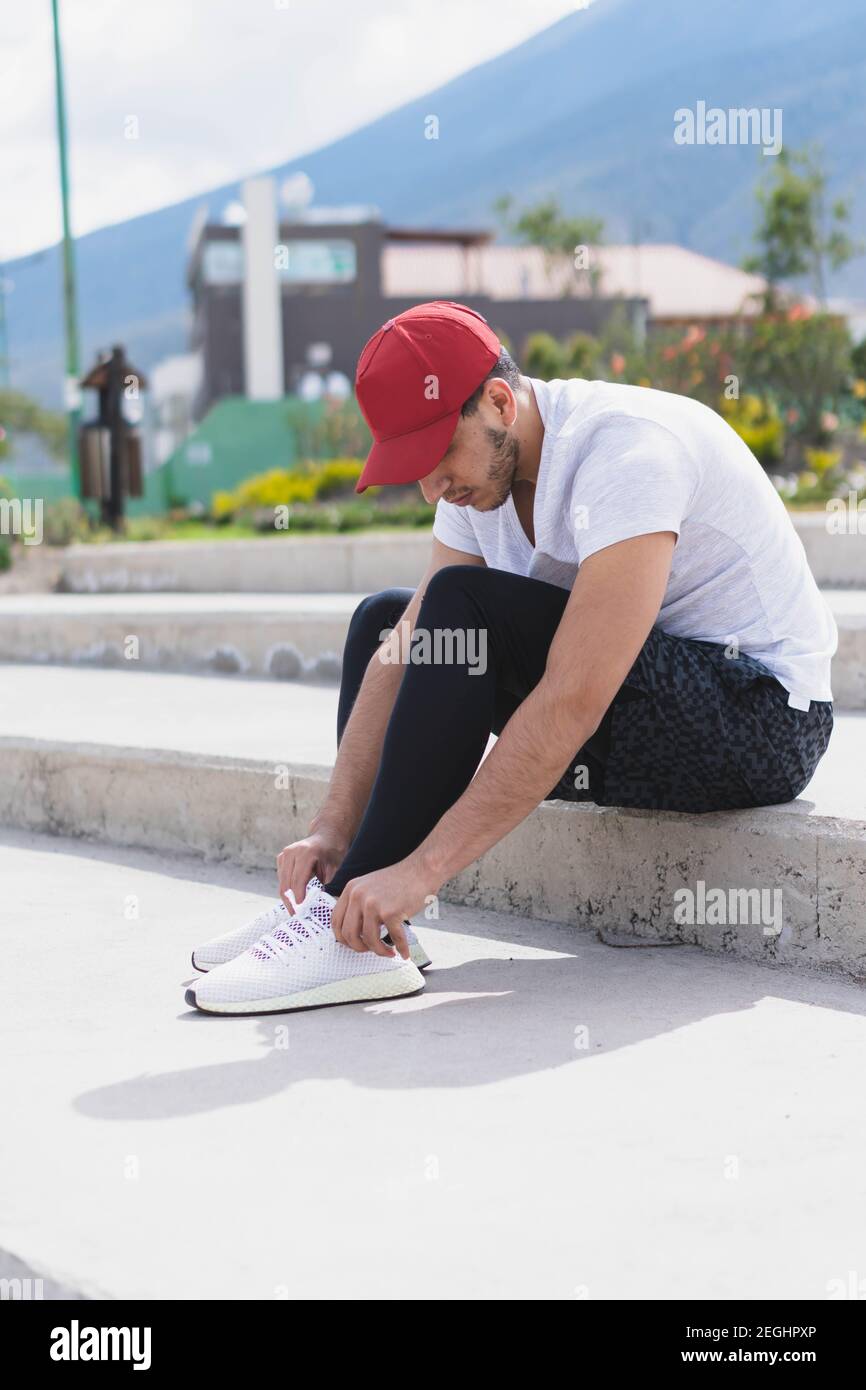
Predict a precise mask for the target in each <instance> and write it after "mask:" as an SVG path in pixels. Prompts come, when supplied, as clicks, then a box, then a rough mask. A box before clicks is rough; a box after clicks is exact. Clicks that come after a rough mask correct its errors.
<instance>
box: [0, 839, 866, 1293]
mask: <svg viewBox="0 0 866 1390" xmlns="http://www.w3.org/2000/svg"><path fill="white" fill-rule="evenodd" d="M0 874H2V882H3V885H4V892H3V895H2V898H0V931H2V941H3V951H4V970H3V975H2V979H3V986H4V1004H3V1010H2V1017H0V1028H2V1033H3V1049H4V1057H5V1059H6V1065H5V1067H4V1068H3V1070H2V1073H0V1104H2V1111H3V1114H4V1115H5V1116H6V1117H7V1119H8V1121H9V1122H8V1123H7V1124H5V1125H4V1126H3V1127H2V1131H0V1162H2V1173H3V1182H2V1191H3V1194H4V1196H3V1199H2V1202H0V1251H3V1252H5V1256H4V1257H2V1258H0V1268H8V1267H10V1263H11V1265H12V1267H17V1268H19V1269H22V1268H23V1269H29V1270H32V1271H34V1273H36V1274H41V1275H42V1276H44V1277H51V1278H52V1279H53V1280H54V1281H55V1285H56V1286H60V1287H62V1288H64V1289H66V1290H69V1289H70V1288H72V1289H75V1290H78V1291H79V1292H85V1293H88V1292H89V1293H97V1294H98V1293H102V1294H106V1295H109V1296H114V1297H132V1298H179V1299H187V1298H206V1299H209V1298H232V1299H237V1298H265V1299H270V1298H274V1299H278V1300H280V1299H284V1298H293V1299H294V1298H316V1299H333V1298H336V1299H353V1300H354V1299H357V1298H358V1297H364V1298H368V1299H381V1300H387V1301H388V1302H390V1301H392V1300H395V1299H396V1300H399V1301H401V1302H403V1301H406V1300H409V1299H425V1298H430V1299H445V1298H469V1299H478V1298H494V1299H500V1298H502V1299H505V1298H520V1299H524V1298H531V1299H535V1298H550V1299H557V1300H558V1299H563V1300H570V1299H584V1298H588V1299H606V1298H614V1299H631V1298H642V1299H643V1298H662V1299H667V1298H679V1297H684V1298H695V1297H697V1298H702V1299H715V1298H727V1297H737V1298H750V1299H765V1298H782V1299H791V1298H807V1299H819V1300H820V1299H824V1298H826V1297H827V1296H828V1293H829V1291H830V1289H831V1288H832V1287H833V1285H832V1283H831V1281H834V1280H839V1281H846V1280H847V1279H848V1277H849V1271H851V1270H855V1271H857V1270H859V1271H860V1275H861V1277H862V1271H863V1259H864V1256H863V1250H864V1240H866V1216H864V1212H866V1204H864V1201H863V1198H864V1176H863V1175H864V1172H866V1117H864V1113H863V1110H862V1107H861V1106H860V1105H859V1104H858V1098H859V1096H860V1094H861V1092H862V1076H863V1070H864V1065H866V1017H864V1013H866V1009H864V996H863V992H862V989H861V988H860V987H858V986H856V985H853V984H851V983H848V982H846V981H844V980H842V979H838V978H829V977H826V976H818V975H805V976H804V975H797V974H794V973H792V972H790V971H788V970H785V969H779V968H776V969H770V968H767V967H761V966H757V965H753V964H750V963H746V962H742V961H737V960H731V959H720V958H717V957H713V956H707V955H706V954H703V953H701V952H699V951H696V950H694V949H692V948H690V947H687V946H681V947H678V948H666V947H649V948H642V949H634V950H629V949H626V950H617V949H611V948H609V947H606V946H604V945H602V944H601V943H600V942H599V941H598V940H596V939H595V936H594V934H593V933H592V932H576V931H575V930H574V927H573V926H560V925H557V924H554V923H538V922H530V921H527V920H525V919H523V918H521V917H519V916H508V917H503V916H498V915H496V914H491V913H482V912H477V911H471V910H468V909H465V908H458V907H456V906H451V905H447V904H443V908H442V916H441V919H440V921H439V922H438V923H425V922H423V921H421V922H420V926H419V930H420V934H421V936H422V938H423V940H424V943H425V945H427V947H428V949H429V950H430V952H431V954H432V956H433V969H432V971H431V972H429V974H428V984H427V988H426V991H425V993H424V994H423V995H421V996H418V997H416V998H412V999H406V1000H400V1001H394V1002H392V1003H388V1004H387V1005H381V1004H379V1005H369V1006H351V1007H347V1008H341V1009H327V1010H321V1011H317V1012H314V1013H310V1014H306V1015H297V1014H296V1015H289V1016H284V1017H282V1018H281V1017H269V1018H261V1019H213V1018H206V1017H203V1016H201V1015H195V1014H191V1013H190V1012H189V1011H188V1010H187V1008H186V1006H185V1005H184V1002H183V990H182V985H183V981H184V980H185V979H187V978H189V975H190V973H191V972H190V969H189V965H188V960H189V951H190V949H191V947H192V946H193V945H195V944H196V942H198V941H199V940H200V939H201V938H202V937H203V936H206V935H208V934H209V933H210V932H212V931H221V930H224V929H225V928H226V927H228V926H231V925H234V924H235V923H236V922H237V921H239V920H243V919H244V918H245V917H246V916H247V915H248V914H251V913H252V912H254V911H256V910H258V908H259V907H260V906H261V905H263V904H264V903H265V902H267V901H269V900H270V895H271V893H272V891H273V879H272V876H271V875H270V874H267V875H247V874H243V873H240V872H238V871H237V870H233V869H229V868H228V867H226V866H225V865H215V864H203V863H202V862H201V861H200V860H196V861H189V860H184V859H181V858H174V857H166V856H163V855H159V856H157V855H150V854H146V853H142V852H139V851H131V850H113V849H110V848H108V847H105V846H92V845H84V844H82V843H80V842H67V841H63V840H61V839H55V838H39V837H32V836H28V835H22V834H21V833H20V832H14V831H7V832H4V833H3V834H2V836H0ZM4 1260H5V1263H4ZM15 1260H18V1261H20V1262H21V1264H20V1265H17V1266H16V1265H14V1261H15Z"/></svg>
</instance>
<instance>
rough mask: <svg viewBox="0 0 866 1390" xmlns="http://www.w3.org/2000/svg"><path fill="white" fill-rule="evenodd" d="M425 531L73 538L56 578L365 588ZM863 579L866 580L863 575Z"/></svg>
mask: <svg viewBox="0 0 866 1390" xmlns="http://www.w3.org/2000/svg"><path fill="white" fill-rule="evenodd" d="M430 541H431V532H430V531H427V530H422V531H399V532H395V531H382V532H364V533H363V534H362V535H345V536H302V535H298V536H289V535H284V536H263V537H261V538H260V539H254V540H219V541H146V542H140V543H133V542H126V541H120V542H115V543H110V544H108V545H71V546H68V547H67V548H66V550H65V551H64V553H63V560H62V566H61V572H60V584H61V587H62V588H63V589H65V590H66V591H67V592H69V593H87V594H89V593H154V592H164V591H170V592H180V593H185V592H189V593H229V592H237V593H252V594H258V593H273V594H319V593H331V592H332V591H334V590H343V591H344V592H347V593H356V594H357V593H369V592H371V591H373V590H375V589H384V588H387V587H388V586H390V585H392V584H398V585H401V586H406V587H413V588H414V586H415V585H416V584H417V583H418V581H419V580H420V578H421V576H422V575H423V573H424V571H425V569H426V568H427V564H428V562H429V558H430ZM864 582H866V580H864Z"/></svg>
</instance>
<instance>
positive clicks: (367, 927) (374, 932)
mask: <svg viewBox="0 0 866 1390" xmlns="http://www.w3.org/2000/svg"><path fill="white" fill-rule="evenodd" d="M361 939H362V940H363V942H364V944H365V946H366V947H367V950H368V951H372V952H373V954H374V955H376V956H389V957H390V956H393V955H394V954H395V951H394V948H393V946H388V945H386V943H385V942H384V941H383V940H382V914H381V913H380V911H379V908H378V907H377V905H376V904H375V903H369V904H367V906H365V908H364V926H363V930H362V932H361Z"/></svg>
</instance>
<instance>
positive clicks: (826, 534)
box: [792, 511, 866, 589]
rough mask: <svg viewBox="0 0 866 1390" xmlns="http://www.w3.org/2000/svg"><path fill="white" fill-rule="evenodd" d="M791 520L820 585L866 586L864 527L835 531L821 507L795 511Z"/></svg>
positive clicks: (838, 586) (840, 586)
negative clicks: (828, 527)
mask: <svg viewBox="0 0 866 1390" xmlns="http://www.w3.org/2000/svg"><path fill="white" fill-rule="evenodd" d="M792 520H793V522H794V526H795V527H796V529H797V534H798V536H799V537H800V540H801V541H802V542H803V548H804V549H805V551H806V558H807V560H808V561H809V568H810V569H811V571H812V573H813V574H814V576H815V578H816V580H817V581H818V583H819V584H820V585H821V587H822V588H827V589H862V588H864V587H866V530H864V531H863V532H862V533H861V532H854V533H853V534H851V533H849V532H847V531H846V532H845V533H844V534H839V535H837V534H836V533H835V532H831V531H828V530H827V520H828V517H827V513H826V512H823V511H822V512H799V513H796V512H795V513H793V514H792ZM863 524H864V525H866V522H864V523H863Z"/></svg>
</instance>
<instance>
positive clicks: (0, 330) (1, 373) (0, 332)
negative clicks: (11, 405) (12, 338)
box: [0, 263, 9, 389]
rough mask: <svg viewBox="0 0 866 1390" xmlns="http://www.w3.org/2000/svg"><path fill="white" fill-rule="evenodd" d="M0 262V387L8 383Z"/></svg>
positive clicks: (4, 313)
mask: <svg viewBox="0 0 866 1390" xmlns="http://www.w3.org/2000/svg"><path fill="white" fill-rule="evenodd" d="M4 270H5V267H4V266H3V264H2V263H0V389H5V388H6V387H8V385H9V335H8V333H7V330H6V276H5V274H4Z"/></svg>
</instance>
